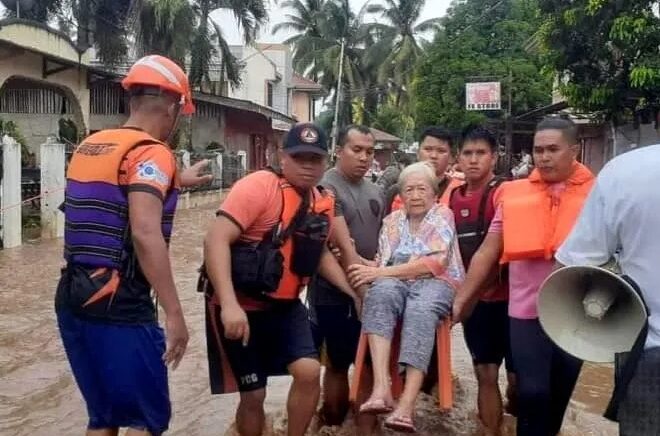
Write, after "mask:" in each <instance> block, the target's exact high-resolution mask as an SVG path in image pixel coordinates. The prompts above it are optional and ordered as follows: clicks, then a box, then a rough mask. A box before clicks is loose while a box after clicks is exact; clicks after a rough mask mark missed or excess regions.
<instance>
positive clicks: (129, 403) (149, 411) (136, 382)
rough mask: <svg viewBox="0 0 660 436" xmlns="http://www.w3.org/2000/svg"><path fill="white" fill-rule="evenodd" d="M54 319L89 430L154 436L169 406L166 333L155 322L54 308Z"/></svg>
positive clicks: (164, 424) (162, 427)
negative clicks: (97, 317)
mask: <svg viewBox="0 0 660 436" xmlns="http://www.w3.org/2000/svg"><path fill="white" fill-rule="evenodd" d="M57 322H58V325H59V328H60V335H61V337H62V342H63V343H64V349H65V350H66V354H67V357H68V359H69V363H70V364H71V369H72V371H73V375H74V377H75V379H76V382H77V383H78V387H79V388H80V392H81V393H82V396H83V398H84V399H85V403H86V404H87V413H88V415H89V424H88V427H89V428H90V429H92V430H97V429H105V428H119V427H130V428H133V429H136V430H148V431H149V432H150V433H151V434H152V435H154V436H157V435H160V434H161V433H163V432H164V431H165V430H167V427H168V424H169V421H170V416H171V406H170V398H169V390H168V385H167V368H166V366H165V363H164V362H163V358H162V356H163V353H164V352H165V334H164V333H163V329H161V328H160V327H159V326H158V325H157V324H156V323H151V324H134V325H126V324H110V323H104V322H97V321H92V320H88V319H85V318H81V317H78V316H76V315H74V314H73V313H71V312H69V311H68V310H59V311H57Z"/></svg>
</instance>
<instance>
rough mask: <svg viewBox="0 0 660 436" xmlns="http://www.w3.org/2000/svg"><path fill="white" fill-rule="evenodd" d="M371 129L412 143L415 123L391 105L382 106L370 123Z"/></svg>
mask: <svg viewBox="0 0 660 436" xmlns="http://www.w3.org/2000/svg"><path fill="white" fill-rule="evenodd" d="M371 126H372V127H375V128H376V129H379V130H382V131H383V132H387V133H390V134H392V135H395V136H398V137H399V138H401V139H403V140H404V142H408V143H412V142H413V141H414V131H415V122H414V120H413V118H412V117H411V116H410V115H408V114H406V113H405V112H404V111H402V110H401V109H400V108H398V107H397V106H395V105H394V104H392V103H389V104H383V105H381V106H380V107H379V108H378V113H377V114H376V116H375V117H374V120H373V122H372V123H371Z"/></svg>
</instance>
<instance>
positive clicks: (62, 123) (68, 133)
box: [58, 118, 81, 144]
mask: <svg viewBox="0 0 660 436" xmlns="http://www.w3.org/2000/svg"><path fill="white" fill-rule="evenodd" d="M58 126H59V133H58V136H59V140H60V141H62V142H64V143H68V144H78V142H79V141H80V139H81V138H79V137H78V126H76V123H75V122H74V121H73V120H71V119H68V118H67V119H64V118H60V119H59V121H58Z"/></svg>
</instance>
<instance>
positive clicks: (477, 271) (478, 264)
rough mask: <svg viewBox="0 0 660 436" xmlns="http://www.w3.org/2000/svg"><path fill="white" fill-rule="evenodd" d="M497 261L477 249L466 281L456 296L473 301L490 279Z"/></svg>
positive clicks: (466, 300) (469, 301) (465, 300)
mask: <svg viewBox="0 0 660 436" xmlns="http://www.w3.org/2000/svg"><path fill="white" fill-rule="evenodd" d="M496 263H497V258H495V259H494V260H493V259H491V258H489V256H488V255H487V254H484V253H480V252H479V251H477V253H475V255H474V257H472V260H471V261H470V266H469V267H468V272H467V275H466V276H465V281H464V282H463V285H462V286H461V287H460V289H459V292H458V294H457V295H456V298H458V299H460V300H462V301H464V302H466V303H471V302H474V301H475V300H477V299H478V298H479V297H480V295H479V294H480V292H479V291H480V290H481V288H482V287H483V284H484V283H485V282H486V280H488V278H489V277H490V275H491V274H492V271H493V266H494V265H495V264H496Z"/></svg>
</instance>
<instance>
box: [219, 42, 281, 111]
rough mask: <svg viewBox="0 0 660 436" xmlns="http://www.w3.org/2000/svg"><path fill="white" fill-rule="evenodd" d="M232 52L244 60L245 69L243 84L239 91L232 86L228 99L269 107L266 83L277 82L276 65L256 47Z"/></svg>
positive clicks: (240, 48) (234, 48)
mask: <svg viewBox="0 0 660 436" xmlns="http://www.w3.org/2000/svg"><path fill="white" fill-rule="evenodd" d="M232 52H233V53H234V55H235V56H236V57H237V58H239V59H243V62H244V63H245V67H244V69H243V73H242V79H243V83H242V84H241V86H240V87H239V88H237V89H233V88H232V87H231V86H230V87H229V95H228V97H231V98H237V99H240V100H249V101H251V102H253V103H256V104H259V105H262V106H268V104H267V98H266V97H267V96H266V83H267V81H271V82H275V81H276V80H277V78H278V77H277V69H276V67H275V65H274V64H273V62H272V61H271V60H270V59H268V58H267V57H266V56H265V55H264V54H263V53H261V52H260V51H259V50H257V49H256V48H254V47H249V46H248V47H232Z"/></svg>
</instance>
